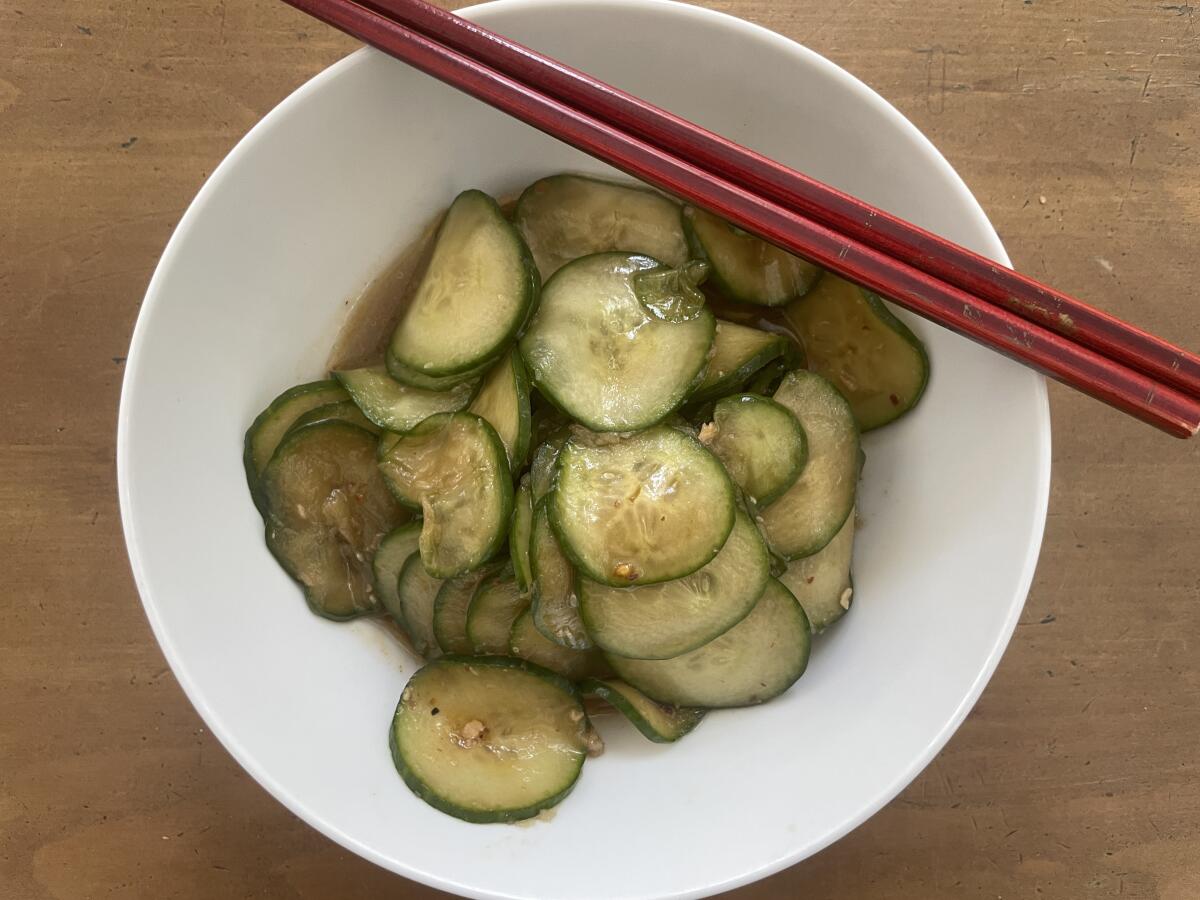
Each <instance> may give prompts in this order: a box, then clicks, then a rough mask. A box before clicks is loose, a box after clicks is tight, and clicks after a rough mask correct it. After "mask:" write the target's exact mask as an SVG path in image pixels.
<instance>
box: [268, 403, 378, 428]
mask: <svg viewBox="0 0 1200 900" xmlns="http://www.w3.org/2000/svg"><path fill="white" fill-rule="evenodd" d="M322 422H345V423H347V424H348V425H357V426H358V427H359V428H361V429H363V430H364V431H369V432H371V434H379V426H378V425H376V424H375V423H374V422H372V421H371V420H370V419H368V418H367V417H366V416H364V415H363V414H362V411H361V410H359V408H358V407H357V406H355V405H354V402H353V401H351V400H339V401H337V402H335V403H326V404H325V405H324V406H318V407H317V408H316V409H310V410H309V411H308V412H306V413H305V414H304V415H302V416H300V418H298V419H297V420H296V421H295V422H293V423H292V427H291V428H289V429H288V431H289V432H291V431H296V430H297V429H300V428H304V427H305V426H307V425H319V424H320V423H322Z"/></svg>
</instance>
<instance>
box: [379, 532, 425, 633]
mask: <svg viewBox="0 0 1200 900" xmlns="http://www.w3.org/2000/svg"><path fill="white" fill-rule="evenodd" d="M420 536H421V523H420V522H410V523H408V524H407V525H401V526H400V527H399V528H393V529H392V530H391V531H389V532H388V533H387V535H386V536H385V537H384V539H383V540H382V541H381V542H380V544H379V549H378V550H376V551H375V557H374V558H373V559H372V560H371V573H372V577H373V579H374V584H375V595H376V596H377V597H378V598H379V603H380V605H381V606H383V608H384V609H385V610H387V612H388V614H389V615H390V616H391V617H392V618H393V619H394V620H395V621H396V624H398V625H399V626H400V627H401V628H403V629H405V630H406V631H407V629H408V626H407V625H406V624H405V621H404V607H403V606H402V605H401V603H400V573H401V572H402V571H403V570H404V564H405V563H406V562H408V558H409V557H410V556H412V555H413V554H414V553H416V552H417V541H418V539H419V538H420Z"/></svg>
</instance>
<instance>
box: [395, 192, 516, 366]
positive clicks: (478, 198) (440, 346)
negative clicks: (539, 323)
mask: <svg viewBox="0 0 1200 900" xmlns="http://www.w3.org/2000/svg"><path fill="white" fill-rule="evenodd" d="M537 293H538V274H537V269H536V268H535V267H534V264H533V258H532V257H531V256H530V255H529V250H528V248H527V247H526V246H525V242H524V241H523V240H522V239H521V235H520V234H518V233H517V230H516V229H515V228H513V227H512V225H510V224H509V222H508V220H507V219H505V218H504V213H502V212H501V211H500V207H499V206H497V205H496V201H495V200H493V199H492V198H491V197H489V196H488V195H487V194H485V193H483V192H482V191H464V192H463V193H461V194H459V195H458V196H457V197H456V198H455V199H454V202H453V203H452V204H450V209H449V210H448V211H447V212H446V218H445V219H444V220H443V221H442V224H441V227H440V228H438V233H437V237H436V238H435V244H434V247H433V255H432V256H431V257H430V259H429V266H428V268H426V270H425V274H424V275H422V276H421V281H420V283H419V284H418V285H417V288H416V291H414V293H413V296H412V300H411V301H410V303H409V306H408V309H407V310H406V311H405V314H404V318H402V319H401V320H400V324H399V325H397V326H396V331H395V332H394V333H393V334H392V342H391V344H390V345H389V347H388V356H389V358H390V359H392V360H394V361H395V362H396V364H398V366H399V367H401V369H402V370H408V371H412V372H418V373H420V374H421V375H424V376H426V377H433V378H437V377H439V376H446V375H458V374H461V373H464V372H470V371H474V370H477V369H478V368H479V367H480V366H481V365H485V364H487V363H489V362H491V361H492V360H494V359H496V358H498V357H499V356H500V354H501V353H502V352H503V351H504V347H505V346H506V345H507V344H508V342H509V341H510V340H512V338H513V337H515V336H516V333H517V331H518V330H519V329H520V328H521V326H522V325H523V324H524V323H525V320H526V319H527V318H528V317H529V312H530V310H531V309H532V308H533V306H534V304H535V303H536V302H537ZM390 368H391V366H389V369H390ZM396 377H398V378H399V377H400V376H399V375H397V376H396ZM401 380H402V381H407V379H404V378H401Z"/></svg>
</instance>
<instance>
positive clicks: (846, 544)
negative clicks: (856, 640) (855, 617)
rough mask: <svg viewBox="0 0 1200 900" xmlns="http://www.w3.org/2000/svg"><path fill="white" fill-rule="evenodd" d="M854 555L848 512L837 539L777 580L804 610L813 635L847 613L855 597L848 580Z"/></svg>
mask: <svg viewBox="0 0 1200 900" xmlns="http://www.w3.org/2000/svg"><path fill="white" fill-rule="evenodd" d="M853 553H854V511H853V510H851V511H850V515H848V516H847V517H846V523H845V524H844V525H843V526H842V527H841V530H839V531H838V533H837V536H836V537H834V539H833V540H832V541H830V542H829V543H828V544H826V545H825V548H824V549H823V550H821V551H820V552H818V553H814V554H813V555H812V556H809V557H807V558H805V559H798V560H795V561H794V562H792V563H789V564H788V567H787V571H786V572H784V573H783V574H782V575H780V576H779V580H780V581H782V582H783V584H784V586H785V587H787V589H788V590H790V591H791V592H792V594H793V595H795V597H796V599H797V600H798V601H799V602H800V605H801V606H803V607H804V612H805V614H806V615H807V616H808V621H809V623H810V624H811V625H812V630H813V633H814V634H815V633H817V632H821V631H824V630H825V629H826V628H828V627H829V626H830V625H832V624H833V623H834V622H836V621H837V620H838V619H840V618H841V617H842V616H844V615H845V614H846V611H847V610H849V609H850V601H851V600H852V599H853V597H854V581H853V579H851V577H850V562H851V557H852V556H853Z"/></svg>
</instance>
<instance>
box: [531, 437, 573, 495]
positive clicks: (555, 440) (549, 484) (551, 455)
mask: <svg viewBox="0 0 1200 900" xmlns="http://www.w3.org/2000/svg"><path fill="white" fill-rule="evenodd" d="M568 437H570V432H569V431H568V430H567V429H565V428H564V429H562V430H561V431H560V432H559V433H558V434H556V435H554V436H553V437H551V438H549V439H548V440H546V441H544V442H543V443H541V444H539V445H538V448H537V449H536V450H535V451H533V462H531V463H530V465H529V488H530V492H531V497H532V499H533V502H534V505H535V506H536V505H537V504H538V503H541V501H542V498H543V497H545V496H546V495H547V494H548V493H550V491H551V490H553V488H554V475H555V473H556V472H557V471H558V469H557V465H558V454H559V451H560V450H562V448H563V444H565V443H566V442H567V438H568Z"/></svg>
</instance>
